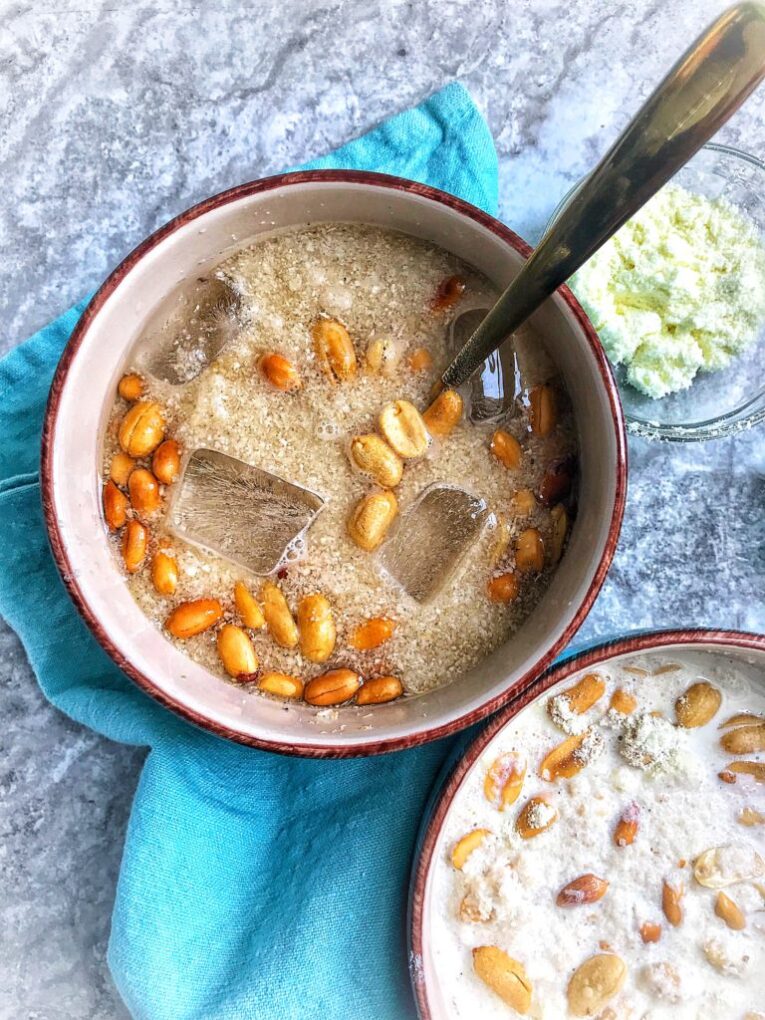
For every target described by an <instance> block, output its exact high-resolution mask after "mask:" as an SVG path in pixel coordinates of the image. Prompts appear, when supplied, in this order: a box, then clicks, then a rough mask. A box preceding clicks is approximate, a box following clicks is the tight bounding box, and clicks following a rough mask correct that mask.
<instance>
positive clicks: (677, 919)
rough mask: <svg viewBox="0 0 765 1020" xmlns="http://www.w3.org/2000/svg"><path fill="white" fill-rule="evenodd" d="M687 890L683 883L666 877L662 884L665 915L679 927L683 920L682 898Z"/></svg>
mask: <svg viewBox="0 0 765 1020" xmlns="http://www.w3.org/2000/svg"><path fill="white" fill-rule="evenodd" d="M684 892H685V890H684V889H683V887H682V886H681V885H678V884H677V883H673V882H670V881H668V880H667V879H664V881H663V882H662V885H661V909H662V910H663V911H664V916H665V917H666V919H667V920H668V921H669V923H670V924H671V925H672V927H673V928H677V926H678V925H679V924H681V923H682V920H683V907H682V899H683V895H684Z"/></svg>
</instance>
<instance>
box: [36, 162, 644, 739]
mask: <svg viewBox="0 0 765 1020" xmlns="http://www.w3.org/2000/svg"><path fill="white" fill-rule="evenodd" d="M321 183H328V184H351V185H353V184H360V185H365V186H371V187H378V188H380V187H381V188H389V189H392V190H397V191H404V192H407V193H409V194H412V195H416V196H418V197H422V198H425V199H428V200H429V201H431V202H435V203H437V204H438V205H443V206H446V207H448V208H449V209H451V210H452V211H455V212H457V213H459V214H460V215H462V216H464V217H466V218H468V219H470V220H473V221H474V222H476V223H477V224H478V225H479V226H481V227H483V228H485V229H487V230H489V231H491V232H492V233H493V234H495V235H496V236H497V237H499V239H500V240H501V241H503V242H504V243H505V244H507V245H508V246H509V247H510V248H512V249H514V250H515V251H516V252H518V253H519V254H520V255H521V256H522V257H523V258H524V259H527V258H528V257H529V255H530V254H531V252H532V248H531V246H530V245H528V244H527V243H526V242H525V241H524V240H523V239H522V238H520V237H519V236H518V235H517V234H516V233H515V232H514V231H512V230H511V229H510V228H509V227H506V226H505V225H504V224H503V223H501V222H500V221H499V220H498V219H496V218H495V217H493V216H491V215H489V214H488V213H486V212H484V211H483V210H482V209H479V208H478V207H477V206H474V205H471V204H470V203H468V202H466V201H464V200H463V199H460V198H457V197H456V196H454V195H450V194H448V193H447V192H444V191H441V190H439V189H437V188H433V187H431V186H430V185H426V184H421V183H419V182H416V181H411V180H408V179H405V178H402V177H396V176H393V175H389V174H381V173H377V172H373V171H366V170H299V171H291V172H287V173H284V174H276V175H273V176H270V177H265V178H261V179H259V180H255V181H249V182H246V183H244V184H239V185H236V186H235V187H233V188H229V189H227V190H226V191H222V192H220V193H218V194H216V195H213V196H211V197H209V198H206V199H204V200H203V201H201V202H199V203H197V204H196V205H193V206H191V207H190V208H188V209H187V210H185V211H184V212H181V213H180V214H179V215H177V216H175V217H174V218H173V219H171V220H169V221H168V222H167V223H166V224H164V225H163V226H161V227H159V229H157V230H156V231H154V233H152V234H150V235H149V236H148V237H147V238H146V239H145V240H144V241H142V242H141V243H140V244H139V245H138V246H137V247H136V248H134V249H133V251H131V252H130V253H129V254H128V255H127V256H126V257H125V258H124V259H123V261H122V262H121V263H120V264H119V265H118V266H117V267H116V269H114V270H113V271H112V273H111V274H110V275H109V276H108V277H107V278H106V280H105V281H104V283H103V284H102V285H101V287H100V288H99V289H98V290H97V291H96V293H95V295H94V296H93V297H92V299H91V300H90V302H89V303H88V305H87V307H86V308H85V310H84V311H83V313H82V315H81V317H80V319H79V321H78V322H77V325H76V326H75V328H74V330H73V332H72V335H71V336H70V338H69V340H68V342H67V344H66V347H65V348H64V351H63V353H62V356H61V359H60V361H59V363H58V366H57V368H56V371H55V374H54V376H53V381H52V383H51V388H50V392H49V396H48V402H47V406H46V410H45V416H44V420H43V428H42V443H41V459H40V482H41V495H42V506H43V514H44V519H45V526H46V530H47V532H48V540H49V543H50V547H51V551H52V554H53V559H54V561H55V563H56V566H57V568H58V571H59V573H60V575H61V579H62V581H63V584H64V587H65V588H66V590H67V591H68V593H69V595H70V597H71V599H72V600H73V602H74V604H75V606H76V608H77V610H78V611H79V613H80V615H81V616H82V618H83V619H84V621H85V623H86V624H87V625H88V627H89V629H90V631H91V633H92V634H93V636H94V637H95V639H96V641H97V642H98V644H99V645H100V646H101V647H102V648H103V649H104V651H105V652H106V653H107V655H109V657H110V658H111V659H112V661H113V662H114V663H115V664H116V665H117V666H118V667H119V668H120V669H121V670H122V671H123V672H124V673H126V674H127V676H128V677H129V678H130V679H131V680H132V681H133V682H134V683H135V684H136V685H137V686H138V687H139V688H140V689H141V690H142V691H143V692H144V693H145V694H148V695H149V696H150V697H152V698H153V699H154V700H155V701H158V702H159V703H160V704H161V705H163V706H164V707H165V708H168V709H170V710H171V711H172V712H174V713H175V714H176V715H179V716H180V717H181V718H183V719H185V720H186V721H187V722H191V723H193V724H194V725H196V726H198V727H200V728H202V729H204V730H207V731H208V732H211V733H213V734H214V735H216V736H218V737H222V738H224V739H228V740H232V741H234V742H235V743H239V744H243V745H246V746H249V747H255V748H258V749H260V750H264V751H273V752H278V753H282V754H288V755H296V756H300V757H309V758H351V757H364V756H368V755H373V754H382V753H385V752H389V751H397V750H404V749H406V748H409V747H415V746H418V745H420V744H424V743H428V742H430V741H433V740H438V739H440V738H442V737H446V736H449V735H450V734H452V733H456V732H458V731H459V730H463V729H465V728H466V727H468V726H470V725H472V724H474V723H477V722H479V721H480V720H482V719H484V718H486V716H488V715H489V714H491V713H492V712H495V711H496V710H497V709H499V708H500V707H501V706H502V705H504V704H505V703H506V702H507V701H508V700H509V699H510V698H511V697H512V696H513V692H512V690H508V689H506V690H504V691H503V692H502V693H500V694H498V695H496V696H495V697H493V698H491V699H489V700H487V701H486V702H484V703H483V704H482V705H480V706H479V707H478V708H475V709H473V710H472V711H468V712H465V713H463V714H462V715H460V716H458V717H457V718H455V719H453V720H451V721H450V722H448V723H442V724H438V723H435V724H434V725H430V726H425V727H423V728H422V729H419V730H417V731H416V732H415V733H411V734H407V735H405V736H400V737H387V738H384V739H381V740H375V739H371V740H370V741H369V742H368V743H360V744H355V745H352V746H348V745H342V744H324V743H322V744H317V743H311V742H310V741H305V742H303V741H301V742H299V743H289V744H288V743H285V742H283V741H278V740H273V739H269V738H267V737H255V736H252V735H251V734H247V733H242V732H240V731H238V730H236V729H234V728H233V727H231V726H230V725H229V726H227V725H223V724H220V723H218V722H216V721H213V720H211V719H209V718H207V716H205V715H204V714H203V713H201V712H199V711H197V710H195V709H192V708H190V707H189V706H187V705H185V704H184V703H183V702H182V701H180V700H179V699H178V698H176V697H172V696H170V695H168V694H167V693H166V692H164V691H162V690H161V689H160V688H159V687H158V686H157V685H156V684H155V682H154V681H153V680H152V679H151V677H150V676H148V675H146V674H145V673H143V672H141V671H140V670H139V669H137V668H136V667H135V666H134V665H133V664H132V663H131V662H130V661H129V660H128V659H127V658H126V657H125V656H124V655H123V654H122V653H121V652H120V651H119V650H118V649H117V647H116V646H115V644H114V643H113V641H112V639H111V637H110V636H109V634H108V633H107V632H106V630H105V629H104V627H103V626H102V624H101V622H100V621H99V619H98V618H97V617H96V615H95V613H94V612H93V611H92V610H91V608H90V605H89V604H88V602H87V600H86V599H85V597H84V595H83V593H82V591H81V588H80V586H79V584H78V581H77V578H76V576H75V572H74V571H73V570H72V567H71V564H70V561H69V557H68V554H67V550H66V543H65V540H64V537H63V534H62V531H61V525H60V522H59V520H58V515H57V513H56V493H55V487H54V482H53V451H54V448H55V445H56V428H57V423H58V412H59V405H60V402H61V397H62V393H63V391H64V388H65V386H66V383H67V377H68V375H69V370H70V368H71V366H72V363H73V361H74V359H75V358H76V357H77V353H78V351H79V349H80V346H81V344H82V342H83V339H84V337H85V335H86V334H87V332H88V330H89V328H90V326H91V324H92V323H93V321H94V320H95V318H96V317H97V316H98V314H99V312H100V310H101V308H102V307H103V305H104V304H105V303H106V301H107V300H108V298H110V297H111V295H112V294H113V293H114V291H115V290H116V289H117V288H118V286H119V285H120V283H121V282H122V280H123V279H124V278H125V277H126V276H127V275H128V273H129V272H130V271H131V270H132V269H133V267H134V266H135V265H137V264H138V263H139V262H140V261H141V259H142V258H143V257H144V256H145V255H146V254H147V253H149V252H150V251H151V250H152V249H154V248H155V247H156V246H157V245H158V244H159V243H160V242H162V241H163V240H164V239H165V238H167V237H168V236H169V235H171V234H173V233H174V232H175V231H177V230H178V229H180V228H181V227H183V226H185V225H186V224H188V223H189V222H191V221H193V220H195V219H198V218H199V217H200V216H203V215H204V214H206V213H208V212H210V211H212V210H214V209H218V208H220V207H222V206H225V205H228V204H230V203H232V202H236V201H238V200H240V199H243V198H249V197H251V196H253V195H259V194H261V193H263V192H268V191H271V190H274V189H276V188H284V187H297V186H300V185H304V184H321ZM558 294H559V295H560V297H561V299H562V300H563V301H564V303H565V304H566V305H567V306H568V309H569V311H570V312H571V313H572V314H573V316H574V318H575V319H576V322H577V325H578V326H579V328H580V330H581V331H582V334H583V336H584V339H585V341H586V342H587V344H588V345H589V347H590V351H591V354H592V356H593V357H594V359H595V364H596V366H597V369H598V372H599V374H600V377H601V380H602V383H603V388H604V391H605V395H606V398H607V401H608V405H609V408H610V412H611V418H612V421H613V428H614V439H615V446H616V479H615V491H614V502H613V508H612V510H611V514H610V524H609V529H608V535H607V538H606V540H605V543H604V547H603V551H602V553H601V556H600V560H599V562H598V564H597V567H596V570H595V573H594V575H593V577H592V580H591V582H590V585H589V587H588V589H587V591H586V592H585V594H584V597H583V598H582V600H581V602H580V604H579V607H578V609H577V611H576V613H575V614H574V616H573V618H572V620H571V622H570V623H569V625H568V626H567V627H566V628H565V630H564V631H563V633H562V634H561V636H560V638H559V639H558V640H557V641H556V642H555V643H554V644H553V645H552V646H551V647H549V648H548V649H547V651H546V652H545V653H544V654H543V655H541V656H540V657H539V658H538V659H537V661H536V662H535V663H534V664H533V666H532V667H531V668H530V669H528V670H527V671H526V672H525V673H524V674H523V675H522V676H520V677H518V678H517V680H516V681H515V682H514V684H513V685H512V688H513V689H514V690H515V691H517V690H518V689H519V688H523V687H525V686H527V685H528V684H529V683H531V682H532V680H533V679H534V677H536V676H538V675H539V674H540V673H541V672H542V671H543V670H545V669H546V668H547V666H549V664H550V663H551V662H552V661H553V659H554V658H555V657H556V655H557V654H558V653H559V652H560V651H561V650H562V649H563V648H564V647H565V646H566V645H567V644H568V642H569V641H570V640H571V637H572V636H573V635H574V634H575V633H576V631H577V630H578V629H579V627H580V626H581V625H582V622H583V621H584V619H585V617H586V616H587V614H588V613H589V611H590V609H591V608H592V605H593V603H594V601H595V598H596V597H597V595H598V593H599V591H600V589H601V587H602V585H603V582H604V581H605V578H606V575H607V573H608V570H609V567H610V565H611V562H612V560H613V557H614V553H615V551H616V546H617V543H618V539H619V534H620V531H621V525H622V521H623V518H624V510H625V504H626V494H627V437H626V429H625V423H624V415H623V412H622V406H621V401H620V399H619V391H618V388H617V385H616V381H615V379H614V376H613V373H612V371H611V366H610V365H609V363H608V359H607V358H606V356H605V352H604V351H603V348H602V346H601V344H600V341H599V340H598V337H597V334H596V333H595V330H594V328H593V326H592V324H591V323H590V321H589V319H588V318H587V316H586V315H585V313H584V310H583V309H582V308H581V306H580V305H579V303H578V302H577V300H576V298H575V297H574V295H573V294H572V292H571V291H570V290H569V289H568V287H565V286H563V287H560V288H559V290H558Z"/></svg>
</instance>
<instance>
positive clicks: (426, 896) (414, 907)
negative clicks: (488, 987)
mask: <svg viewBox="0 0 765 1020" xmlns="http://www.w3.org/2000/svg"><path fill="white" fill-rule="evenodd" d="M655 653H659V655H660V656H661V659H662V660H663V661H665V662H666V659H667V657H672V655H673V654H674V655H679V654H681V653H682V654H683V655H689V656H692V657H693V658H694V659H695V660H696V661H698V662H699V666H700V672H701V674H702V675H703V671H704V664H705V663H708V662H709V661H710V660H711V659H714V660H716V662H718V663H720V664H728V663H730V664H732V665H737V666H739V667H741V666H744V667H745V668H748V669H750V670H751V669H754V670H756V671H757V673H758V674H761V675H763V676H765V636H763V635H760V634H745V633H740V632H736V631H714V630H681V631H654V632H650V633H643V634H636V635H633V636H630V637H625V638H622V639H619V640H616V641H610V642H608V643H606V644H603V645H599V646H597V647H596V648H592V649H589V650H587V651H584V652H581V653H580V654H576V655H572V656H570V657H568V658H567V659H565V661H563V662H562V663H560V664H559V665H557V666H555V667H553V668H552V669H550V670H548V671H547V672H546V673H544V674H543V675H542V676H540V677H539V678H538V679H537V680H535V681H534V682H533V683H532V684H531V685H530V686H529V687H527V688H526V689H525V690H524V691H523V692H522V693H521V694H520V695H519V696H518V697H517V698H515V699H514V700H513V701H512V702H511V703H510V704H509V705H507V706H506V707H505V709H504V710H503V711H502V712H499V713H498V714H497V715H496V716H494V718H493V719H492V720H491V721H490V722H489V724H488V725H487V726H486V727H485V728H484V729H483V730H482V731H481V733H480V734H479V735H478V736H477V737H476V738H475V739H473V740H472V741H471V742H470V743H469V744H468V745H467V746H466V745H465V744H464V743H463V744H462V745H461V746H458V747H457V748H456V749H455V752H454V754H453V756H452V759H451V760H450V761H449V762H448V763H447V765H446V766H445V768H444V771H443V774H442V777H441V778H440V779H439V780H438V781H437V783H436V785H435V788H434V791H433V793H432V795H431V800H430V804H429V805H428V808H427V809H426V812H425V815H424V820H423V824H422V828H421V831H420V836H419V839H418V844H417V851H416V853H415V859H414V867H413V871H412V881H411V886H410V896H409V921H408V925H409V963H410V975H411V980H412V987H413V990H414V995H415V999H416V1002H417V1008H418V1012H419V1016H420V1018H421V1020H450V1018H451V1017H452V1016H453V1013H452V1012H450V1008H449V1005H448V1003H447V1001H446V997H445V994H444V992H443V991H442V988H441V986H440V982H439V979H438V970H437V964H436V948H435V940H434V938H433V931H434V926H436V925H440V924H441V923H442V922H441V919H440V917H439V915H438V912H437V903H436V898H435V895H434V886H435V874H436V868H435V865H436V863H437V862H438V861H440V860H443V859H444V858H445V857H446V856H447V855H448V853H449V849H450V848H449V846H448V845H447V841H446V838H445V829H446V821H447V818H448V815H449V810H450V808H451V806H452V804H453V803H454V800H455V798H456V797H457V796H458V794H459V792H460V790H461V789H462V788H463V786H464V785H465V783H466V782H467V780H468V778H469V776H470V774H471V771H472V769H473V768H474V767H476V766H477V763H479V762H480V761H484V760H485V758H484V753H485V752H486V753H487V754H488V756H489V757H491V751H490V750H489V749H490V745H492V744H493V743H495V742H498V743H499V742H502V740H503V733H504V731H505V730H506V729H507V727H508V726H510V725H511V724H512V723H513V722H514V720H515V718H516V716H517V715H518V713H519V712H520V711H521V709H523V708H525V707H526V706H527V705H530V704H532V703H533V702H535V701H537V700H538V699H539V698H541V697H543V696H544V695H545V694H546V692H548V691H550V689H551V688H553V687H555V686H556V685H559V684H560V685H563V686H564V687H565V686H566V681H567V680H568V678H569V677H571V676H573V675H574V674H577V673H579V672H581V671H582V670H597V669H598V668H604V667H607V666H609V665H613V664H615V663H616V662H617V661H619V660H621V659H635V658H637V659H638V661H639V662H640V663H641V665H642V664H644V663H645V662H646V661H647V662H648V663H650V659H651V656H652V655H653V654H655ZM649 668H650V667H649ZM637 682H638V681H636V683H637Z"/></svg>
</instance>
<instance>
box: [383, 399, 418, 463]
mask: <svg viewBox="0 0 765 1020" xmlns="http://www.w3.org/2000/svg"><path fill="white" fill-rule="evenodd" d="M378 425H379V427H380V432H381V433H382V434H383V436H384V437H385V439H386V440H387V441H388V445H389V446H392V447H393V449H394V450H395V451H396V453H397V454H398V455H399V457H403V458H404V460H407V459H409V458H411V457H421V456H422V455H423V454H424V453H425V452H426V451H427V449H428V432H427V429H426V428H425V422H424V421H423V420H422V415H421V414H420V412H419V411H418V410H417V408H416V407H415V406H414V404H410V403H409V401H408V400H394V401H393V402H392V403H390V404H386V405H385V407H384V408H383V409H382V411H381V412H380V417H379V419H378Z"/></svg>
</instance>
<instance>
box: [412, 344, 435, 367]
mask: <svg viewBox="0 0 765 1020" xmlns="http://www.w3.org/2000/svg"><path fill="white" fill-rule="evenodd" d="M409 367H410V368H411V370H412V371H413V372H427V370H428V369H429V368H432V367H433V356H432V355H431V353H430V351H429V350H428V349H427V347H418V348H417V350H416V351H412V353H411V354H410V355H409Z"/></svg>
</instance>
